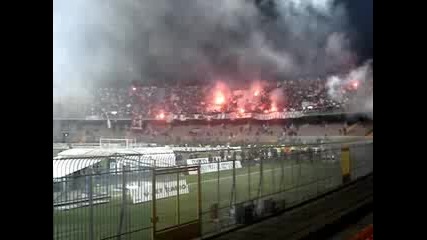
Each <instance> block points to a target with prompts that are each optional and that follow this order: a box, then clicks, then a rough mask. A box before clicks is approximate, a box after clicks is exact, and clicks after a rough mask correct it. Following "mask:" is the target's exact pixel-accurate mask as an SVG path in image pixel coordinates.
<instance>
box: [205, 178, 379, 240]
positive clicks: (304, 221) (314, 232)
mask: <svg viewBox="0 0 427 240" xmlns="http://www.w3.org/2000/svg"><path fill="white" fill-rule="evenodd" d="M372 185H373V173H371V174H368V175H367V176H364V177H361V178H360V179H358V180H356V181H353V182H350V183H347V184H345V185H344V186H341V187H339V188H338V189H335V190H333V191H331V192H329V193H326V194H324V195H321V196H319V197H316V198H314V199H310V200H308V201H307V202H305V203H302V204H300V205H298V206H294V207H292V208H290V209H287V210H285V211H284V212H282V213H281V214H279V215H277V216H275V217H270V218H267V219H263V221H262V220H261V221H260V222H256V223H254V224H252V225H246V226H242V227H240V228H237V229H233V230H229V231H226V232H224V233H221V234H217V235H213V236H211V237H206V238H204V239H216V240H226V239H235V240H261V239H277V240H279V239H289V240H296V239H310V240H311V239H322V238H318V236H321V235H329V233H328V234H326V233H321V232H320V231H322V230H324V229H326V228H328V227H329V226H336V225H339V221H340V220H341V219H345V218H346V216H350V215H352V214H355V213H357V212H360V211H362V210H364V211H365V210H369V211H372V206H373V205H372V204H373V196H372V194H373V188H372ZM335 230H336V229H334V228H332V229H328V231H329V232H330V231H335Z"/></svg>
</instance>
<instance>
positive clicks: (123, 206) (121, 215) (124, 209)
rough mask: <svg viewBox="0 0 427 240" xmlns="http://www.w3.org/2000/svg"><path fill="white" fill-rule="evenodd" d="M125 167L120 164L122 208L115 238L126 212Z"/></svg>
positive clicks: (120, 228)
mask: <svg viewBox="0 0 427 240" xmlns="http://www.w3.org/2000/svg"><path fill="white" fill-rule="evenodd" d="M125 170H126V168H125V166H124V165H123V166H122V209H121V213H120V222H119V232H118V234H117V240H120V238H121V234H122V229H123V222H124V220H125V213H126V171H125Z"/></svg>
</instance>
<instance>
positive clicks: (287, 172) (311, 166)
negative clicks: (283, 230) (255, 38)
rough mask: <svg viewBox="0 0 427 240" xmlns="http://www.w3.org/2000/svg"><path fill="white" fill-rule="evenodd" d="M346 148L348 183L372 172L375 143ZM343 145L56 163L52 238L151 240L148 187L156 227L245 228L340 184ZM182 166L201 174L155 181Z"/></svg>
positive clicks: (178, 174) (183, 173)
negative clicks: (159, 171) (188, 224)
mask: <svg viewBox="0 0 427 240" xmlns="http://www.w3.org/2000/svg"><path fill="white" fill-rule="evenodd" d="M347 145H348V146H349V149H350V159H351V170H350V172H351V180H355V179H357V178H359V177H362V176H364V175H367V174H369V173H372V171H373V156H372V151H373V142H372V141H371V142H363V143H355V144H347ZM342 147H343V146H342V145H341V144H329V145H300V146H287V147H282V146H271V147H250V148H249V147H248V148H243V147H242V148H233V149H229V150H224V149H223V150H208V151H197V152H195V151H191V152H190V151H180V152H176V154H175V155H176V159H172V160H170V163H169V164H166V163H164V162H163V164H162V165H159V164H158V163H156V162H157V161H160V160H159V159H157V158H155V157H150V156H146V155H137V154H134V155H111V156H107V157H105V156H104V157H80V158H61V159H54V179H53V188H54V191H53V192H54V239H89V240H92V239H112V238H116V239H151V238H152V236H153V235H152V230H153V223H152V218H153V208H152V206H153V202H152V201H153V200H152V192H153V181H156V183H155V184H156V185H155V188H154V191H156V200H155V202H156V204H155V206H156V207H155V209H156V211H154V212H155V214H156V216H154V219H157V221H156V223H157V227H158V228H160V229H161V228H168V227H171V226H174V225H177V224H180V223H185V222H190V221H193V220H194V219H197V218H198V217H200V218H201V219H199V220H200V222H201V230H202V232H201V234H202V236H207V235H210V234H215V233H218V232H221V231H224V230H227V229H229V228H233V227H236V226H239V225H242V224H247V223H250V222H252V221H255V220H256V219H257V218H261V217H265V216H268V215H271V214H274V213H275V212H277V211H280V210H283V209H286V208H289V207H292V206H294V205H296V204H298V203H301V202H302V201H304V200H308V199H310V198H313V197H315V196H318V195H320V194H322V193H325V192H327V191H329V190H332V189H334V188H336V187H338V186H340V185H342V184H343V176H342V168H341V154H342ZM141 159H144V161H142V160H141ZM147 159H148V160H147ZM150 161H151V163H150ZM156 166H157V167H156ZM179 166H197V167H199V169H200V175H199V174H197V171H194V170H189V171H181V170H180V171H179V172H176V173H173V174H168V175H165V176H157V179H156V178H154V179H156V180H153V171H154V169H173V168H177V167H179ZM199 182H200V183H201V185H200V186H201V188H200V190H201V191H200V197H201V199H200V205H201V214H200V216H198V214H199V213H198V209H196V208H197V207H198V206H199V205H198V201H199V199H198V197H197V195H198V190H199V189H198V183H199ZM159 184H160V185H159ZM177 199H178V200H177Z"/></svg>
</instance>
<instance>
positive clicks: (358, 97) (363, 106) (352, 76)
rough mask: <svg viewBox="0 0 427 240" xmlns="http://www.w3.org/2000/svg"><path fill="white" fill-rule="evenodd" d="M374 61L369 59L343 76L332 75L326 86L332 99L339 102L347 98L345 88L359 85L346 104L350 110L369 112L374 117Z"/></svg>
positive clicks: (347, 109)
mask: <svg viewBox="0 0 427 240" xmlns="http://www.w3.org/2000/svg"><path fill="white" fill-rule="evenodd" d="M372 64H373V61H372V60H369V61H367V62H366V63H364V64H363V65H362V66H360V67H358V68H356V69H353V70H352V71H350V72H349V73H348V74H346V75H343V76H331V77H329V78H328V80H327V83H326V87H327V89H328V94H329V97H331V99H334V100H336V101H339V102H343V101H344V100H345V97H346V94H344V92H343V89H345V88H346V87H347V86H351V85H352V84H353V85H354V86H357V91H355V95H354V96H352V97H351V98H352V100H351V101H349V102H348V104H347V105H346V106H345V108H346V111H348V112H369V113H371V114H372V115H371V118H373V89H372V86H373V85H372V83H373V65H372Z"/></svg>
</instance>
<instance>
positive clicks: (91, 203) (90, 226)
mask: <svg viewBox="0 0 427 240" xmlns="http://www.w3.org/2000/svg"><path fill="white" fill-rule="evenodd" d="M88 190H89V191H88V194H89V240H93V239H94V236H93V235H94V233H93V224H94V223H93V181H92V174H91V175H89V189H88Z"/></svg>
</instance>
